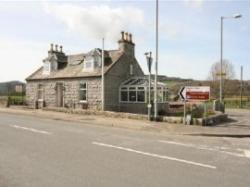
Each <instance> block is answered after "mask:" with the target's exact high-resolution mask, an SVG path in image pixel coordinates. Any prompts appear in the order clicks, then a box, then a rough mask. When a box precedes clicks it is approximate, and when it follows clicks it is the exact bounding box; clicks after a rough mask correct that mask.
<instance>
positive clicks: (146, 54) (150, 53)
mask: <svg viewBox="0 0 250 187" xmlns="http://www.w3.org/2000/svg"><path fill="white" fill-rule="evenodd" d="M145 56H146V60H147V65H148V72H149V75H148V105H147V108H148V120H149V121H150V120H151V107H152V106H151V66H152V63H153V59H152V52H151V51H150V52H147V53H145Z"/></svg>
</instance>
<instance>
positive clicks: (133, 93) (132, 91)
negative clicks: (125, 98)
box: [129, 87, 136, 102]
mask: <svg viewBox="0 0 250 187" xmlns="http://www.w3.org/2000/svg"><path fill="white" fill-rule="evenodd" d="M129 101H132V102H135V101H136V89H135V88H134V87H132V88H129Z"/></svg>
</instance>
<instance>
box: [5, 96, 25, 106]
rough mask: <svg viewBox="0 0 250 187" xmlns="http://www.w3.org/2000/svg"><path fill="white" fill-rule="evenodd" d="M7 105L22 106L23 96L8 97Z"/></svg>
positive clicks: (23, 102)
mask: <svg viewBox="0 0 250 187" xmlns="http://www.w3.org/2000/svg"><path fill="white" fill-rule="evenodd" d="M8 103H9V105H24V104H25V97H24V96H9V97H8Z"/></svg>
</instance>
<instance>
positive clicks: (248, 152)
mask: <svg viewBox="0 0 250 187" xmlns="http://www.w3.org/2000/svg"><path fill="white" fill-rule="evenodd" d="M244 152H245V156H246V157H247V158H250V150H244Z"/></svg>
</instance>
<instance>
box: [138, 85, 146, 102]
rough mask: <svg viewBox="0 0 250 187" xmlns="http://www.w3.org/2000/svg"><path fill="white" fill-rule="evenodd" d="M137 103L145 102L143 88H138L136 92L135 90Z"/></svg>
mask: <svg viewBox="0 0 250 187" xmlns="http://www.w3.org/2000/svg"><path fill="white" fill-rule="evenodd" d="M137 102H145V91H144V87H138V90H137Z"/></svg>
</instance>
